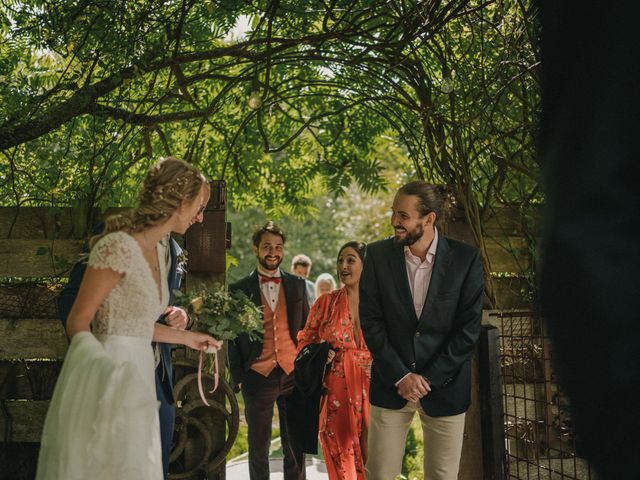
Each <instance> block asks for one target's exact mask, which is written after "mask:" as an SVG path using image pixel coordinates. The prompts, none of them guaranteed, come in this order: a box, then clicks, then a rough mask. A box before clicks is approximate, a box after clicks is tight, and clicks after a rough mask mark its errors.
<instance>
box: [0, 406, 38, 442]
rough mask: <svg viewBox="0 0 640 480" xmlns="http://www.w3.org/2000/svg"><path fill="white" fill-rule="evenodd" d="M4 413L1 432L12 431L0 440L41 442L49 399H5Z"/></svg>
mask: <svg viewBox="0 0 640 480" xmlns="http://www.w3.org/2000/svg"><path fill="white" fill-rule="evenodd" d="M3 407H4V415H0V432H7V429H8V431H9V432H10V433H9V437H8V438H7V439H5V437H4V435H0V442H4V441H5V440H6V441H8V442H11V443H17V442H40V437H41V436H42V427H43V426H44V419H45V416H46V415H47V409H48V408H49V400H4V401H3Z"/></svg>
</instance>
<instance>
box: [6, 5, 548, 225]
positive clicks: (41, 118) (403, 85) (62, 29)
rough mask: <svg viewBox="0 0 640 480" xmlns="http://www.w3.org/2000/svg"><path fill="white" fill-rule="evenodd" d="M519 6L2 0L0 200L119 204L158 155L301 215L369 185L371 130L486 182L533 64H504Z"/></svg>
mask: <svg viewBox="0 0 640 480" xmlns="http://www.w3.org/2000/svg"><path fill="white" fill-rule="evenodd" d="M521 4H522V2H513V3H512V2H500V3H499V4H485V3H482V2H477V1H449V2H442V1H435V0H433V1H417V0H416V1H404V2H400V1H391V2H382V1H378V2H376V1H356V2H353V1H336V2H332V3H330V4H327V3H321V2H316V1H306V2H304V1H303V2H300V1H295V2H293V1H291V2H286V1H271V2H264V1H259V2H243V1H230V0H227V1H215V2H214V1H204V2H203V1H195V0H192V1H186V0H183V1H127V2H115V3H114V2H108V1H96V0H83V1H55V2H53V1H4V2H3V6H2V8H1V9H0V75H1V78H0V150H1V151H2V156H3V158H2V163H0V180H2V186H1V187H0V201H1V202H2V203H3V204H15V203H18V204H22V205H29V204H68V203H70V202H73V201H75V200H81V201H83V202H88V203H90V204H97V205H107V204H109V205H111V204H120V203H130V202H131V201H132V195H133V192H134V191H135V186H136V184H137V183H138V181H139V178H140V176H141V175H142V173H143V172H144V171H145V169H146V168H147V167H148V165H149V164H150V163H151V162H154V161H155V160H156V159H157V157H158V156H160V155H168V154H172V155H177V156H181V157H184V158H187V159H189V160H191V161H193V162H195V163H197V164H198V165H200V166H201V167H202V168H203V169H204V170H205V171H206V173H207V174H208V175H210V176H211V177H214V178H224V179H225V180H227V182H228V183H229V186H230V191H231V192H232V196H233V197H232V198H233V201H234V203H235V205H236V206H238V207H243V206H248V205H255V204H262V205H266V206H267V207H268V208H273V209H276V210H278V209H279V210H280V211H284V212H287V213H293V214H300V213H302V212H304V211H305V209H306V208H308V207H309V206H310V205H311V198H312V197H313V195H314V192H317V191H322V190H326V189H328V190H331V191H337V192H340V191H343V190H344V189H345V188H347V186H348V185H349V184H351V183H352V182H356V183H358V184H359V185H360V186H361V187H362V188H363V189H365V190H366V191H375V190H376V189H378V188H380V187H381V186H383V185H384V181H383V178H382V176H381V164H380V162H379V161H378V159H377V158H376V156H375V155H374V154H373V149H372V144H373V140H374V139H375V138H379V137H380V136H382V135H388V136H394V137H398V138H399V139H400V140H401V142H402V143H403V144H404V145H405V147H406V149H407V152H408V154H409V155H410V157H411V158H412V160H413V161H414V165H415V167H416V170H417V171H418V174H420V175H422V176H424V177H426V178H429V179H433V180H439V181H442V180H444V181H447V182H449V183H454V184H455V182H456V181H458V180H460V178H461V175H462V174H465V175H466V173H467V172H462V174H461V173H460V172H458V171H457V170H458V166H457V164H456V161H457V160H454V161H453V164H454V168H453V169H451V168H449V167H448V166H447V165H446V163H447V162H449V163H451V160H450V159H448V158H447V157H452V156H453V157H454V158H456V159H457V157H458V155H459V154H460V152H459V150H462V151H463V153H465V154H466V156H465V159H464V161H465V162H467V161H468V162H470V163H469V165H470V166H472V167H473V169H474V171H473V172H472V173H471V175H472V176H475V177H476V178H472V179H471V180H481V179H480V177H484V176H485V175H486V176H487V177H490V176H491V174H493V173H494V171H495V170H498V169H500V168H502V167H501V165H507V164H506V163H504V162H503V163H500V162H502V160H503V159H505V158H506V159H505V162H506V161H513V158H512V157H513V154H512V153H511V152H512V151H514V150H516V151H517V148H516V149H513V148H512V147H513V145H515V144H521V142H520V140H521V139H522V138H520V137H519V136H518V135H519V133H518V132H519V131H522V129H523V128H527V127H528V126H530V122H531V118H532V115H534V114H535V110H536V109H535V102H536V99H535V98H533V99H532V98H527V99H526V103H527V108H528V109H529V111H528V112H523V111H522V108H523V107H522V106H521V104H523V102H522V98H518V95H520V94H521V93H522V91H520V92H518V91H519V90H527V89H528V88H529V86H530V85H524V84H522V82H515V84H514V82H513V81H511V77H512V76H513V75H514V74H515V75H516V76H517V75H520V76H521V77H522V72H525V73H526V72H527V69H529V71H532V68H534V67H535V59H532V58H524V59H521V58H516V57H518V55H521V54H523V55H524V56H526V55H529V54H530V52H531V51H532V48H531V46H530V44H529V43H527V39H526V34H528V33H530V29H529V30H527V28H528V27H527V24H526V21H527V16H528V15H530V13H529V12H527V11H525V10H522V9H519V7H518V6H519V5H521ZM513 25H515V26H513ZM523 25H524V27H523ZM512 30H514V31H512ZM523 45H524V47H525V48H522V47H523ZM522 52H524V53H522ZM521 60H524V61H521ZM454 72H455V77H454ZM524 77H525V78H524V80H525V81H527V82H529V83H530V81H531V80H530V78H531V77H530V76H527V75H524ZM514 85H515V86H516V87H517V88H514ZM524 87H526V88H524ZM514 92H515V93H514ZM525 94H526V95H527V97H531V96H532V95H534V96H535V93H533V94H532V93H529V92H525ZM514 95H515V97H514ZM510 124H513V125H514V127H511V126H510ZM514 130H518V132H514ZM496 132H499V133H498V134H496ZM500 132H501V133H500ZM505 132H506V133H505ZM509 132H511V133H510V134H509V135H507V133H509ZM496 135H497V136H496ZM494 140H496V141H494ZM527 141H528V139H527ZM498 142H502V143H503V144H504V145H501V146H500V148H499V150H500V152H499V154H498V155H496V154H495V153H494V152H491V151H488V149H489V148H490V146H491V145H498ZM509 143H511V144H509ZM489 144H490V145H489ZM522 147H523V148H522V149H525V150H527V149H528V148H529V147H528V145H527V146H526V147H525V146H522ZM504 150H509V156H508V157H505V155H504ZM522 156H527V158H526V159H525V160H523V159H522V158H518V159H517V160H516V162H524V163H526V162H530V161H531V158H530V157H531V154H530V150H527V151H526V152H525V153H524V154H523V155H521V157H522ZM467 157H468V158H467ZM476 157H478V158H481V160H477V161H476V160H475V158H476ZM498 158H499V159H500V161H497V160H496V159H498ZM474 162H475V163H474ZM483 162H484V164H487V163H488V164H489V165H490V168H488V171H487V172H484V171H482V169H481V168H477V167H480V166H481V164H483ZM485 166H486V165H485ZM526 168H531V166H530V165H528V166H527V167H526ZM489 170H490V171H489ZM514 171H517V170H514ZM7 180H8V181H7ZM465 181H469V179H467V180H465ZM487 181H489V180H487ZM503 182H504V181H503Z"/></svg>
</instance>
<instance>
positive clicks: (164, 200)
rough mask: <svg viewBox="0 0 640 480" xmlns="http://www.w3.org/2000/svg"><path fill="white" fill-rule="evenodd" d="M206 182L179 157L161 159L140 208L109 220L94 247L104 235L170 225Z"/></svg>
mask: <svg viewBox="0 0 640 480" xmlns="http://www.w3.org/2000/svg"><path fill="white" fill-rule="evenodd" d="M204 183H206V179H205V177H204V175H202V173H200V171H199V170H198V169H197V168H196V167H194V166H193V165H191V164H190V163H187V162H185V161H184V160H180V159H179V158H175V157H167V158H163V159H161V160H160V161H159V162H158V163H157V164H155V165H154V166H153V167H151V170H149V173H147V176H146V177H145V179H144V182H143V184H142V188H141V190H140V196H139V201H138V206H137V207H136V208H134V209H132V210H130V211H128V212H124V213H120V214H117V215H111V216H109V217H108V218H107V219H106V221H105V228H104V231H103V232H102V233H101V234H99V235H95V236H94V237H92V238H91V240H90V241H89V245H90V246H91V247H93V245H95V243H96V242H97V241H98V240H100V239H101V238H102V237H103V236H104V235H106V234H107V233H111V232H116V231H119V230H124V231H126V232H129V233H132V232H139V231H140V230H143V229H145V228H148V227H151V226H154V225H159V224H162V223H164V222H166V221H167V220H168V219H169V217H170V216H171V215H172V214H173V213H174V212H175V211H176V210H177V209H178V207H180V205H181V204H182V202H183V201H184V200H186V201H187V202H192V201H193V200H194V199H195V198H196V197H197V196H198V194H199V193H200V189H201V188H202V185H203V184H204Z"/></svg>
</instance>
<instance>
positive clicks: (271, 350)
mask: <svg viewBox="0 0 640 480" xmlns="http://www.w3.org/2000/svg"><path fill="white" fill-rule="evenodd" d="M260 298H261V299H262V307H263V308H262V312H263V317H264V339H263V342H262V353H261V354H260V356H259V357H258V358H256V360H255V361H254V362H253V364H252V365H251V369H252V370H255V371H256V372H258V373H259V374H260V375H263V376H265V377H268V376H269V374H270V373H271V372H272V371H273V369H274V368H276V365H280V368H282V370H284V372H285V373H286V374H287V375H289V374H291V372H293V361H294V360H295V359H296V345H295V343H293V340H292V339H291V334H290V332H289V321H288V318H287V300H286V298H285V296H284V287H283V286H282V285H281V286H280V292H279V294H278V303H277V304H276V309H275V311H273V310H271V307H270V306H269V305H268V304H267V299H266V298H265V297H264V295H263V294H262V293H261V294H260Z"/></svg>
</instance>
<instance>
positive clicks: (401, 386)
mask: <svg viewBox="0 0 640 480" xmlns="http://www.w3.org/2000/svg"><path fill="white" fill-rule="evenodd" d="M430 391H431V385H430V384H429V381H428V380H427V379H426V378H424V377H423V376H422V375H419V374H417V373H410V374H408V375H407V376H406V377H404V378H403V379H402V380H401V381H400V383H398V395H400V396H401V397H402V398H404V399H405V400H408V401H410V402H417V401H418V400H420V399H421V398H422V397H424V396H426V395H428V394H429V392H430Z"/></svg>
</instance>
